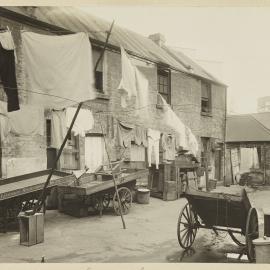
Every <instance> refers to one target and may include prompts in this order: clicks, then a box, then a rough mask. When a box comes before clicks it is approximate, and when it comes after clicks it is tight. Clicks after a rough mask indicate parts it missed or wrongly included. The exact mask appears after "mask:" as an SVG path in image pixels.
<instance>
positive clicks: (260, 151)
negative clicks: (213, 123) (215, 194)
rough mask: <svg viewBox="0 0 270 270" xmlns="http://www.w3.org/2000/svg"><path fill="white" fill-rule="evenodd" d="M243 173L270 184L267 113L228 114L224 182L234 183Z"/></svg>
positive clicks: (269, 137) (255, 180) (269, 116)
mask: <svg viewBox="0 0 270 270" xmlns="http://www.w3.org/2000/svg"><path fill="white" fill-rule="evenodd" d="M245 175H249V177H251V178H252V181H253V182H255V183H257V184H264V185H265V184H268V185H269V184H270V112H263V113H254V114H242V115H230V116H228V117H227V128H226V183H227V184H237V183H239V181H240V179H242V178H243V177H244V176H245ZM240 184H241V183H240Z"/></svg>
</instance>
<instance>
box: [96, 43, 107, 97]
mask: <svg viewBox="0 0 270 270" xmlns="http://www.w3.org/2000/svg"><path fill="white" fill-rule="evenodd" d="M94 51H95V52H97V54H98V58H99V57H100V55H101V53H102V52H103V49H102V48H100V47H93V54H94ZM105 52H106V51H105ZM105 52H104V55H103V57H102V59H101V61H100V62H99V65H101V68H100V69H101V70H99V69H97V70H94V77H95V89H96V91H97V92H98V93H101V94H103V93H104V82H103V78H104V76H103V74H104V57H105ZM98 58H97V59H96V61H95V63H93V68H95V66H96V63H97V60H98Z"/></svg>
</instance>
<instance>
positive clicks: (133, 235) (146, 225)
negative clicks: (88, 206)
mask: <svg viewBox="0 0 270 270" xmlns="http://www.w3.org/2000/svg"><path fill="white" fill-rule="evenodd" d="M230 189H231V190H233V187H232V188H230ZM228 190H229V189H228V188H227V191H228ZM250 191H251V193H248V195H249V197H250V199H251V201H252V203H253V204H255V205H256V207H258V208H261V207H265V206H267V204H269V195H270V191H269V190H262V191H254V190H250ZM185 203H186V200H185V199H179V200H177V201H171V202H165V201H162V200H159V199H155V198H151V199H150V204H148V205H141V204H136V203H135V204H134V205H133V207H132V209H131V211H130V213H129V214H128V215H126V216H125V221H126V225H127V229H126V230H124V229H123V228H122V223H121V218H120V217H118V216H115V215H114V214H113V212H110V211H108V212H107V213H105V214H104V215H103V217H101V218H100V217H99V216H89V217H86V218H80V219H79V218H74V217H70V216H68V215H65V214H62V213H59V212H58V211H55V210H51V211H47V213H46V217H45V241H44V243H42V244H38V245H35V246H31V247H25V246H20V245H19V233H18V232H8V233H7V234H0V250H1V252H0V262H5V263H11V262H40V260H41V257H42V256H45V261H46V262H53V263H55V262H61V263H69V262H79V263H84V262H92V263H93V262H116V263H119V262H137V263H140V262H141V263H145V262H152V263H155V262H157V263H159V262H180V261H183V262H227V261H228V260H227V258H226V252H231V251H232V250H235V248H236V247H235V245H233V244H232V242H231V241H230V240H229V238H228V237H227V236H226V235H225V234H224V233H222V235H220V236H219V237H216V236H215V235H214V233H213V232H211V231H210V230H200V231H199V233H198V236H197V237H196V239H195V243H194V250H191V251H190V252H189V253H188V254H187V253H184V252H183V250H182V248H181V247H180V246H179V244H178V241H177V235H176V223H177V219H178V214H179V211H180V209H181V208H182V207H183V205H184V204H185ZM259 214H260V215H261V212H260V211H259ZM260 223H262V218H260Z"/></svg>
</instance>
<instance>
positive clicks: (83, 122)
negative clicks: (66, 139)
mask: <svg viewBox="0 0 270 270" xmlns="http://www.w3.org/2000/svg"><path fill="white" fill-rule="evenodd" d="M76 110H77V108H73V107H69V108H67V109H66V126H67V127H69V126H70V124H71V121H72V119H73V116H74V115H75V112H76ZM93 125H94V117H93V114H92V112H91V111H90V110H86V109H80V111H79V114H78V115H77V118H76V121H75V123H74V126H73V128H72V131H73V132H74V135H75V136H76V135H78V134H79V135H81V136H82V137H84V136H85V133H86V132H87V131H89V130H91V129H92V128H93Z"/></svg>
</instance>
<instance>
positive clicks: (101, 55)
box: [94, 21, 114, 71]
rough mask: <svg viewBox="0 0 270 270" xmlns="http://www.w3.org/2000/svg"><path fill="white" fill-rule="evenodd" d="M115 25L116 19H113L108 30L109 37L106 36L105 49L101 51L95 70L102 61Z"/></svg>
mask: <svg viewBox="0 0 270 270" xmlns="http://www.w3.org/2000/svg"><path fill="white" fill-rule="evenodd" d="M113 25H114V21H113V22H112V24H111V27H110V30H109V32H108V34H107V38H106V41H105V44H104V46H103V49H102V52H101V54H100V56H99V58H98V60H97V62H96V65H95V69H94V71H96V70H97V67H98V64H99V62H100V61H101V59H102V57H103V56H104V53H105V50H106V48H107V45H108V43H109V38H110V35H111V33H112V29H113Z"/></svg>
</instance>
